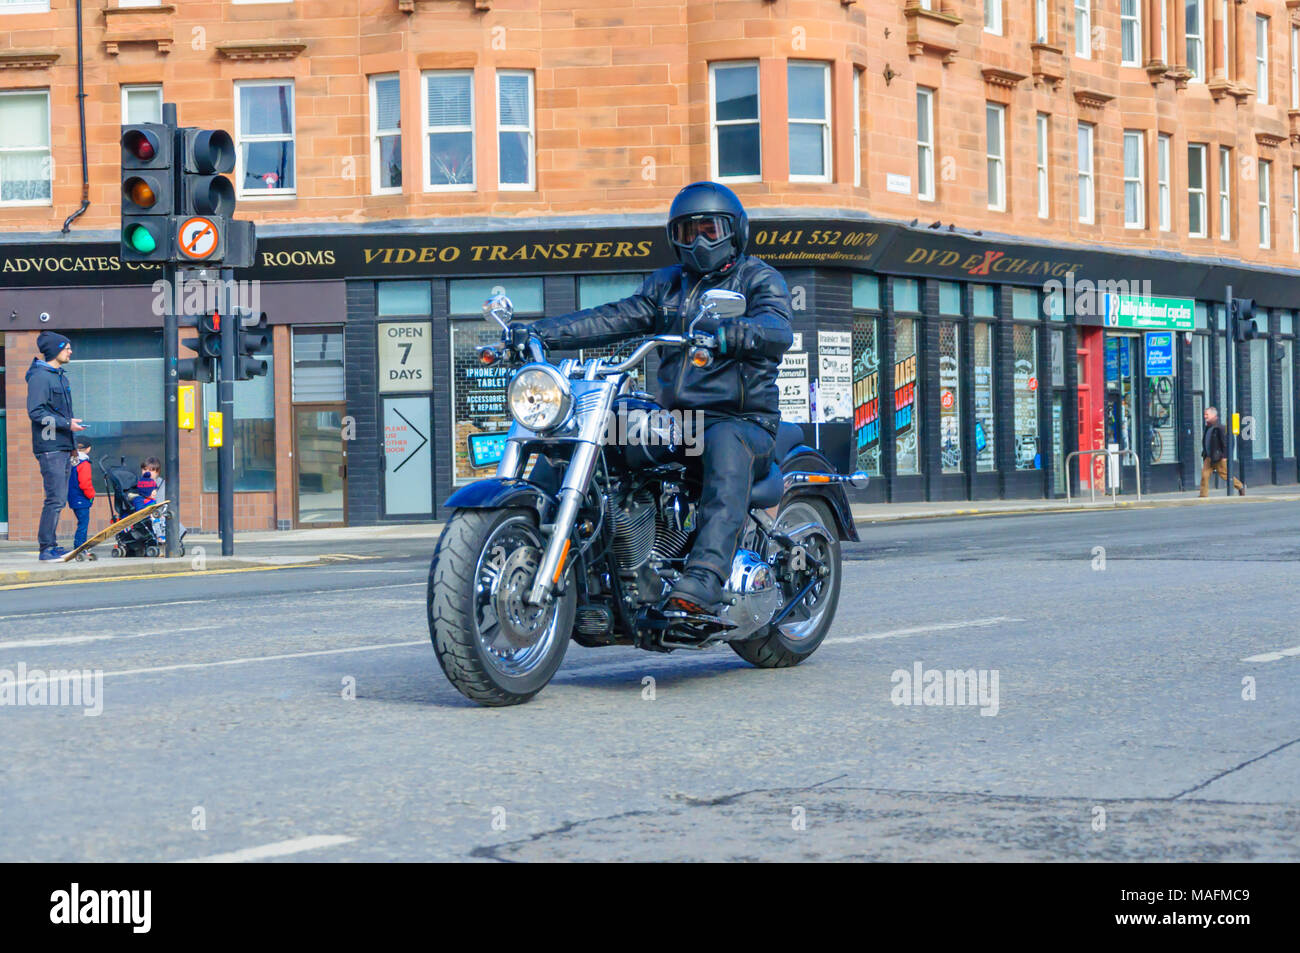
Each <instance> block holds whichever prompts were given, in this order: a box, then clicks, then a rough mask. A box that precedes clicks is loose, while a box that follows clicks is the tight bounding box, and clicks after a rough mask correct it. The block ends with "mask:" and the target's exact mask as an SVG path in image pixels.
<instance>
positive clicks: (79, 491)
mask: <svg viewBox="0 0 1300 953" xmlns="http://www.w3.org/2000/svg"><path fill="white" fill-rule="evenodd" d="M94 505H95V483H94V481H93V480H92V479H91V467H90V444H89V443H87V442H86V441H85V440H78V441H77V452H76V454H75V455H74V456H73V460H72V473H71V474H70V475H69V477H68V506H70V507H72V512H73V515H75V516H76V517H77V532H76V535H75V536H74V537H73V538H72V548H73V549H76V548H77V547H78V546H80V545H81V544H82V543H84V542H85V541H86V531H87V528H88V527H89V526H90V508H91V507H92V506H94Z"/></svg>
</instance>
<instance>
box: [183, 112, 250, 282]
mask: <svg viewBox="0 0 1300 953" xmlns="http://www.w3.org/2000/svg"><path fill="white" fill-rule="evenodd" d="M176 143H177V148H178V150H179V152H180V154H179V156H177V164H178V165H179V166H180V170H181V174H180V176H179V182H178V185H177V189H178V191H177V195H176V218H175V220H174V224H173V230H174V236H175V238H174V240H175V243H176V249H175V256H176V259H177V260H178V261H182V262H186V261H189V262H205V263H206V262H219V261H221V260H222V259H223V258H224V257H225V255H226V234H227V232H228V231H229V227H230V216H231V215H233V214H234V213H235V186H234V184H233V183H231V181H230V180H229V179H228V178H226V176H225V173H227V172H233V171H234V168H235V140H233V139H232V138H230V133H228V132H226V131H225V130H223V129H196V128H194V127H193V126H187V127H185V128H184V129H181V130H179V132H178V135H177V139H176Z"/></svg>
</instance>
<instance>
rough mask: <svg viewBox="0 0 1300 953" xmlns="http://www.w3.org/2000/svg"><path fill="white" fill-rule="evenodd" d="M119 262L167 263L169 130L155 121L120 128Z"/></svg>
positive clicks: (172, 200) (171, 200)
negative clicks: (120, 224) (120, 218)
mask: <svg viewBox="0 0 1300 953" xmlns="http://www.w3.org/2000/svg"><path fill="white" fill-rule="evenodd" d="M121 146H122V236H121V252H120V254H121V260H122V261H124V262H125V261H167V259H168V258H169V257H171V253H172V249H171V218H170V216H171V214H172V212H173V210H174V206H175V196H174V195H173V194H172V189H173V169H172V130H171V129H170V128H169V127H167V126H165V125H163V124H162V123H157V122H139V123H128V124H125V125H123V126H122V135H121Z"/></svg>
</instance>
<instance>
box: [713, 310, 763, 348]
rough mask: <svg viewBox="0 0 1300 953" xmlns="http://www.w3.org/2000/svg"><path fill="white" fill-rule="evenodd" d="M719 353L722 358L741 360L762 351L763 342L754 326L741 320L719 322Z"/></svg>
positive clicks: (731, 319)
mask: <svg viewBox="0 0 1300 953" xmlns="http://www.w3.org/2000/svg"><path fill="white" fill-rule="evenodd" d="M717 334H718V353H719V355H721V356H722V357H733V358H741V357H744V356H745V355H747V354H751V353H753V352H754V351H757V350H759V349H760V346H761V344H762V342H761V341H760V340H759V337H758V334H757V333H756V332H755V331H754V327H753V325H751V324H749V323H748V322H747V321H744V320H741V319H739V318H727V319H726V320H724V321H720V322H718V331H717Z"/></svg>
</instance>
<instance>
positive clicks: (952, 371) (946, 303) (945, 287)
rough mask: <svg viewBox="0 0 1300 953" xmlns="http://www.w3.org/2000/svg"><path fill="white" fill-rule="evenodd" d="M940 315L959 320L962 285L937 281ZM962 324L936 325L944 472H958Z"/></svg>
mask: <svg viewBox="0 0 1300 953" xmlns="http://www.w3.org/2000/svg"><path fill="white" fill-rule="evenodd" d="M939 314H940V315H941V316H944V317H947V316H953V317H961V286H960V285H958V284H955V283H953V282H950V281H941V282H939ZM961 440H962V433H961V325H960V324H959V323H957V322H956V321H940V322H939V460H940V466H941V467H942V469H943V472H944V473H961V472H962V458H961Z"/></svg>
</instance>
